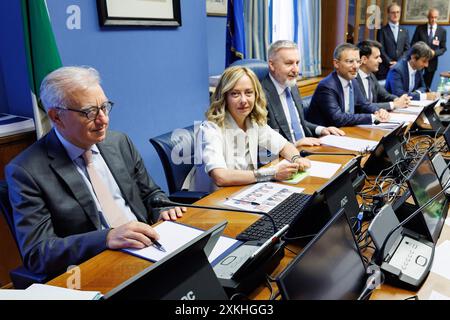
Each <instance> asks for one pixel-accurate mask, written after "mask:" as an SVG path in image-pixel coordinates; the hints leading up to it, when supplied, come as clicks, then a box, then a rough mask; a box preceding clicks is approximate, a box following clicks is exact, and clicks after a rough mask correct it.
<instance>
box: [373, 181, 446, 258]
mask: <svg viewBox="0 0 450 320" xmlns="http://www.w3.org/2000/svg"><path fill="white" fill-rule="evenodd" d="M449 187H450V185H448V186H446V187H445V188H443V189H442V190H441V191H439V192H438V193H437V194H436V195H434V197H432V198H431V199H429V200H428V201H427V202H425V203H424V204H423V205H422V206H420V207H419V208H417V210H416V211H414V212H413V213H411V214H410V215H409V217H407V218H406V219H405V220H403V221H402V222H400V223H399V224H398V225H397V226H396V227H395V228H393V229H392V230H391V231H389V233H388V234H387V236H386V238H385V239H384V241H383V244H382V245H381V248H380V251H379V252H378V256H377V257H376V259H375V262H376V263H377V264H378V265H380V266H381V264H382V262H383V259H384V250H385V249H386V245H387V243H388V240H389V238H390V237H391V236H392V235H393V234H394V232H395V231H396V230H397V229H399V228H400V227H403V226H404V225H405V224H407V223H408V222H409V221H411V220H412V218H414V217H415V216H416V215H417V214H418V213H420V212H421V211H422V210H423V209H424V208H425V207H427V206H428V205H429V204H430V203H432V202H433V201H434V200H436V199H437V198H438V197H439V196H441V195H442V194H443V193H444V192H445V191H446V190H447V189H448V188H449Z"/></svg>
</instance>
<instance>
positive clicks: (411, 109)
mask: <svg viewBox="0 0 450 320" xmlns="http://www.w3.org/2000/svg"><path fill="white" fill-rule="evenodd" d="M422 110H423V107H416V106H410V107H408V108H401V109H395V110H394V111H392V112H394V113H407V114H417V115H418V114H419V113H421V112H422Z"/></svg>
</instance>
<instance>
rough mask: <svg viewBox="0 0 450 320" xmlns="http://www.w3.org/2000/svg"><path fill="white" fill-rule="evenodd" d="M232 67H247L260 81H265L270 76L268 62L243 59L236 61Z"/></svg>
mask: <svg viewBox="0 0 450 320" xmlns="http://www.w3.org/2000/svg"><path fill="white" fill-rule="evenodd" d="M230 66H233V67H234V66H242V67H247V68H249V69H250V70H252V71H253V72H254V73H255V74H256V76H257V77H258V79H259V81H261V80H262V79H264V78H265V77H266V76H267V75H268V74H269V66H268V65H267V61H264V60H259V59H242V60H236V61H235V62H233V63H232V64H231V65H230Z"/></svg>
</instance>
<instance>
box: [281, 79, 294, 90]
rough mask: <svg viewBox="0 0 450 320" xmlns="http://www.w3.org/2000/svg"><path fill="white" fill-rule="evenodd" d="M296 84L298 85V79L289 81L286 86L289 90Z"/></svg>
mask: <svg viewBox="0 0 450 320" xmlns="http://www.w3.org/2000/svg"><path fill="white" fill-rule="evenodd" d="M296 84H297V79H292V80H289V79H287V80H286V82H285V83H284V85H285V86H286V87H289V88H290V87H293V86H295V85H296Z"/></svg>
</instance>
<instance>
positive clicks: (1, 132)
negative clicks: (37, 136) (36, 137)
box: [0, 113, 34, 137]
mask: <svg viewBox="0 0 450 320" xmlns="http://www.w3.org/2000/svg"><path fill="white" fill-rule="evenodd" d="M33 130H34V121H33V119H31V118H26V117H19V116H15V115H12V114H6V113H0V137H4V136H9V135H12V134H16V133H20V132H27V131H33Z"/></svg>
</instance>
